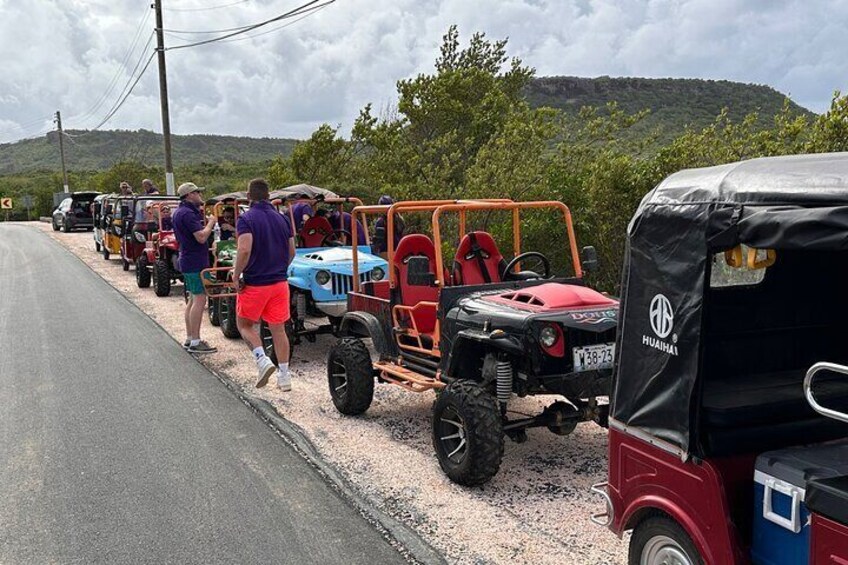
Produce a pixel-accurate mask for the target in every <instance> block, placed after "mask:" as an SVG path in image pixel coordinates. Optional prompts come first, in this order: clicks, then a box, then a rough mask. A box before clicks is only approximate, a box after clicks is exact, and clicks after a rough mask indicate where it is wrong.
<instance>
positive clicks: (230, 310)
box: [218, 296, 241, 339]
mask: <svg viewBox="0 0 848 565" xmlns="http://www.w3.org/2000/svg"><path fill="white" fill-rule="evenodd" d="M218 316H219V318H220V320H221V333H223V334H224V337H228V338H230V339H236V338H239V337H241V333H240V332H239V330H238V325H236V297H235V296H226V297H224V298H219V299H218Z"/></svg>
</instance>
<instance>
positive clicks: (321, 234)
mask: <svg viewBox="0 0 848 565" xmlns="http://www.w3.org/2000/svg"><path fill="white" fill-rule="evenodd" d="M331 233H333V226H331V225H330V220H328V219H327V218H324V217H323V216H313V217H312V218H309V219H308V220H306V222H304V224H303V227H302V228H300V234H298V235H299V236H300V242H301V245H302V246H303V247H321V244H322V243H323V242H324V238H325V237H327V236H328V235H329V234H331Z"/></svg>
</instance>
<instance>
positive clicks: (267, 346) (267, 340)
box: [259, 320, 294, 365]
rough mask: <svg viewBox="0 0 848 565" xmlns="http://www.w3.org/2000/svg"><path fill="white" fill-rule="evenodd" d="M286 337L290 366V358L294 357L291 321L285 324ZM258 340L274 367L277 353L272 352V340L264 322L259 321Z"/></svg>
mask: <svg viewBox="0 0 848 565" xmlns="http://www.w3.org/2000/svg"><path fill="white" fill-rule="evenodd" d="M286 336H288V338H289V364H291V360H292V356H293V355H294V332H293V327H292V323H291V321H288V322H286ZM259 339H260V340H262V349H264V350H265V355H267V356H268V358H269V359H270V360H271V361H273V362H274V365H276V364H277V352H276V351H274V338H273V336H272V335H271V330H270V329H268V324H266V323H265V320H260V321H259Z"/></svg>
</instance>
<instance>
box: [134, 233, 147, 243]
mask: <svg viewBox="0 0 848 565" xmlns="http://www.w3.org/2000/svg"><path fill="white" fill-rule="evenodd" d="M135 240H136V241H137V242H139V243H144V242H145V241H147V238H146V237H145V236H144V234H143V233H139V232H135Z"/></svg>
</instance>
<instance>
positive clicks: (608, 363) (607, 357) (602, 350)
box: [571, 343, 615, 372]
mask: <svg viewBox="0 0 848 565" xmlns="http://www.w3.org/2000/svg"><path fill="white" fill-rule="evenodd" d="M571 351H572V354H573V356H574V371H575V372H579V371H591V370H593V369H609V368H611V367H612V364H613V361H615V344H614V343H602V344H600V345H587V346H586V347H575V348H573V349H572V350H571Z"/></svg>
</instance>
